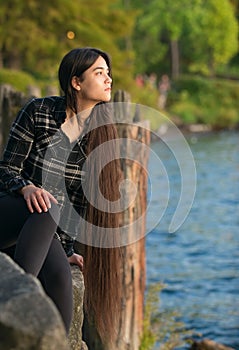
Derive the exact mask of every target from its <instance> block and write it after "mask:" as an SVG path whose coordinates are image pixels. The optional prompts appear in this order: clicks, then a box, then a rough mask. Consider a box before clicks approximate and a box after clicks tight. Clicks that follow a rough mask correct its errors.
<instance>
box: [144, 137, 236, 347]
mask: <svg viewBox="0 0 239 350" xmlns="http://www.w3.org/2000/svg"><path fill="white" fill-rule="evenodd" d="M187 141H188V143H189V145H190V149H191V151H192V154H193V157H194V160H195V165H196V173H197V187H196V194H195V199H194V202H193V206H192V208H191V210H190V212H189V215H188V216H187V218H186V220H185V221H184V223H183V224H182V225H181V227H180V228H179V229H178V230H177V231H176V232H174V233H169V232H168V227H169V222H170V220H171V219H172V214H173V212H174V210H175V208H176V205H177V202H178V200H179V196H180V181H181V180H180V172H179V170H178V168H177V166H176V164H177V163H176V161H175V157H173V156H172V154H171V153H170V150H169V149H168V148H167V147H166V146H165V145H164V144H163V143H162V142H158V141H156V142H153V143H152V144H151V148H152V149H153V150H154V152H155V153H156V154H157V155H158V156H159V158H160V160H161V161H162V162H163V164H164V167H165V169H166V171H167V174H168V177H169V186H170V196H169V203H168V206H167V209H166V211H165V213H164V215H163V217H162V219H161V221H160V222H159V223H158V224H157V225H155V227H154V228H153V229H152V231H151V232H149V233H148V235H147V236H146V256H147V285H149V284H152V283H156V282H163V283H164V284H166V287H165V288H164V289H163V291H162V292H161V293H160V310H161V311H163V310H171V309H173V310H175V311H177V312H179V313H180V315H181V316H180V320H181V321H183V322H184V324H185V327H186V328H187V329H193V330H194V331H195V333H200V334H201V335H202V338H210V339H212V340H214V341H216V342H219V343H222V344H225V345H227V346H231V347H233V348H235V349H239V215H238V214H239V134H238V133H236V132H221V133H215V134H206V135H201V136H197V137H192V136H189V137H188V138H187ZM149 172H150V173H151V174H153V175H152V178H151V179H150V181H151V182H152V187H153V188H154V189H156V191H157V188H159V190H158V197H157V198H158V200H155V198H154V200H153V201H152V203H151V209H150V210H151V211H154V212H155V213H156V212H157V210H158V208H159V207H160V205H161V204H160V203H161V202H162V201H163V200H164V198H166V197H167V194H166V193H164V188H165V192H166V187H164V186H161V187H160V179H162V181H163V178H162V172H161V170H160V166H159V164H157V162H155V160H153V159H152V157H150V160H149ZM157 186H158V187H157ZM147 225H149V226H150V222H148V223H147ZM186 348H187V347H185V349H186Z"/></svg>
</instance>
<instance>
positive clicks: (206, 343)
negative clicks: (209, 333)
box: [191, 339, 235, 350]
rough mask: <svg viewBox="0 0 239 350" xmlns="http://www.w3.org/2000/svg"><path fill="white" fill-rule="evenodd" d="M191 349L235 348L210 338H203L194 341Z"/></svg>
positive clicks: (221, 349)
mask: <svg viewBox="0 0 239 350" xmlns="http://www.w3.org/2000/svg"><path fill="white" fill-rule="evenodd" d="M191 350H235V349H233V348H231V347H228V346H225V345H223V344H219V343H216V342H215V341H213V340H210V339H203V340H201V341H194V342H193V344H192V347H191Z"/></svg>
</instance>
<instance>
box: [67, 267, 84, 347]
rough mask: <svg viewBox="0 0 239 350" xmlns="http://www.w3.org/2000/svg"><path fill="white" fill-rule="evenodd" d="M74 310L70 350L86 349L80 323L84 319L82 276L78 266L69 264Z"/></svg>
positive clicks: (81, 323)
mask: <svg viewBox="0 0 239 350" xmlns="http://www.w3.org/2000/svg"><path fill="white" fill-rule="evenodd" d="M71 273H72V282H73V297H74V312H73V320H72V324H71V329H70V334H69V343H70V348H71V350H87V349H88V348H87V346H86V344H85V343H84V342H83V341H82V325H83V319H84V313H83V300H84V290H85V286H84V278H83V274H82V272H81V271H80V269H79V267H77V266H71Z"/></svg>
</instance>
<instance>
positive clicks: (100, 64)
mask: <svg viewBox="0 0 239 350" xmlns="http://www.w3.org/2000/svg"><path fill="white" fill-rule="evenodd" d="M111 83H112V79H111V78H110V76H109V67H108V66H107V64H106V61H105V60H104V58H103V57H102V56H99V57H98V58H97V60H96V61H95V63H94V64H93V65H92V66H91V67H90V68H88V69H87V70H86V71H85V72H84V73H83V80H82V81H78V85H77V90H78V88H79V90H78V94H77V95H78V100H79V104H80V105H81V106H84V108H90V107H93V106H95V105H96V104H97V103H98V102H108V101H110V99H111Z"/></svg>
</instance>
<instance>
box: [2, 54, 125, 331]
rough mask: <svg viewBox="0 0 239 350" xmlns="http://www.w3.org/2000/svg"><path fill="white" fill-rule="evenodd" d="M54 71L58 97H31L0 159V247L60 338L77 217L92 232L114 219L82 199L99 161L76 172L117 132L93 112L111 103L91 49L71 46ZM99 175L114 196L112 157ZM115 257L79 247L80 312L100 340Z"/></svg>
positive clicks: (110, 317) (107, 320) (112, 299)
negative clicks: (43, 296) (56, 317)
mask: <svg viewBox="0 0 239 350" xmlns="http://www.w3.org/2000/svg"><path fill="white" fill-rule="evenodd" d="M58 73H59V82H60V86H61V89H62V91H63V93H64V95H63V96H51V97H45V98H37V99H33V100H31V101H30V102H29V103H27V104H26V105H25V106H24V107H23V108H22V109H21V110H20V112H19V113H18V116H17V118H16V120H15V121H14V123H13V125H12V128H11V130H10V135H9V140H8V142H7V145H6V148H5V150H4V153H3V157H2V160H1V162H0V227H1V229H0V230H1V231H0V232H1V233H0V249H1V250H3V249H6V248H8V247H11V246H14V245H15V246H16V247H15V254H14V260H15V261H16V262H17V263H18V264H19V265H20V266H21V267H22V268H23V269H24V270H25V271H26V272H27V273H31V274H33V275H34V276H36V277H38V278H39V279H40V281H41V283H42V285H43V287H44V289H45V291H46V293H47V294H48V295H49V296H50V298H51V299H52V300H53V302H54V303H55V305H56V306H57V308H58V310H59V312H60V314H61V316H62V319H63V322H64V325H65V329H66V332H67V333H68V332H69V328H70V324H71V319H72V280H71V270H70V263H72V264H76V265H79V266H80V268H83V257H82V256H81V255H79V254H77V253H75V252H74V247H73V245H74V237H75V235H76V234H77V235H78V237H79V239H80V237H81V234H82V235H84V236H85V237H87V234H88V233H87V232H81V226H80V225H79V223H80V217H82V218H84V219H85V220H86V221H87V222H89V223H90V224H93V225H94V226H95V227H97V226H99V225H100V227H101V228H102V227H117V225H118V219H117V214H111V213H108V214H107V213H104V212H102V211H100V210H99V209H97V208H95V207H94V205H93V204H92V203H89V202H88V201H87V198H86V196H85V194H84V190H83V186H82V184H83V183H85V182H87V184H86V186H85V188H87V189H88V191H89V192H94V190H95V189H94V181H95V180H94V176H91V175H92V172H95V171H97V169H98V170H99V169H100V166H101V162H100V160H97V162H95V164H88V166H87V167H86V169H85V168H84V169H83V167H84V164H85V161H86V159H87V158H88V155H89V154H90V153H91V152H92V151H93V150H94V149H96V148H97V146H99V145H100V144H102V143H104V142H105V141H109V140H115V139H116V138H117V133H116V129H115V127H114V125H113V124H112V123H109V115H108V114H107V113H105V112H104V111H103V112H102V110H100V112H99V111H98V110H97V108H98V107H100V105H101V104H102V103H105V102H108V101H110V99H111V84H112V77H111V64H110V59H109V57H108V55H107V54H106V53H105V52H102V51H101V50H98V49H95V48H78V49H74V50H72V51H70V52H69V53H68V54H66V55H65V57H64V58H63V60H62V62H61V64H60V67H59V72H58ZM104 118H105V120H104ZM99 122H100V124H99ZM97 125H100V126H99V127H97ZM110 152H112V149H111V150H110ZM101 178H102V179H101V190H102V193H103V194H104V196H105V197H106V198H107V199H109V200H111V199H114V196H115V193H116V192H117V191H118V184H119V181H120V170H119V163H118V162H117V160H116V161H115V162H114V161H113V162H111V163H110V164H109V165H108V166H107V167H106V169H105V170H104V171H103V172H102V174H101ZM96 196H97V194H95V197H96ZM73 212H74V215H73ZM75 213H77V214H79V222H77V219H78V217H77V215H75ZM85 227H87V226H85ZM85 227H84V229H85ZM92 234H93V233H92V232H91V235H92ZM91 235H90V236H91ZM63 248H64V249H63ZM118 259H119V252H118V249H104V248H102V247H93V246H91V245H90V244H89V245H86V247H85V256H84V273H85V284H86V298H85V300H86V301H85V308H86V311H89V310H90V314H91V315H90V317H92V318H93V320H94V323H95V324H96V325H97V326H98V330H99V333H100V334H101V335H102V336H103V337H104V336H105V335H107V334H109V331H110V330H112V327H113V325H114V320H115V313H117V312H116V311H117V308H118V302H117V300H119V297H120V296H119V288H118V287H117V283H119V274H118V270H119V266H120V264H119V260H118ZM107 295H108V297H107Z"/></svg>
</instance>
